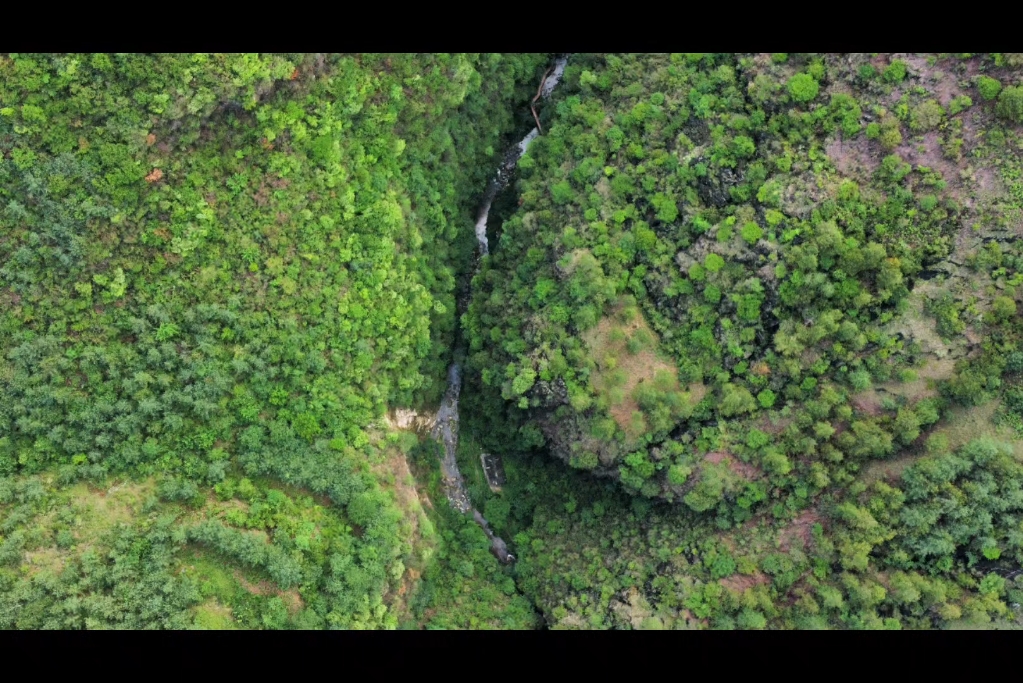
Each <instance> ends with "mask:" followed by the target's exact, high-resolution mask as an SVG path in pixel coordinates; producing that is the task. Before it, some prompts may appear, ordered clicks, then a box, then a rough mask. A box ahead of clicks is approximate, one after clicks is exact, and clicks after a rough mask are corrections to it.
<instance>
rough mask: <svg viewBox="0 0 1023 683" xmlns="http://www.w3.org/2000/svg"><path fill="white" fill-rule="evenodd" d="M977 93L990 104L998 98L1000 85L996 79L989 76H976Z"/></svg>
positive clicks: (1000, 90) (1000, 89)
mask: <svg viewBox="0 0 1023 683" xmlns="http://www.w3.org/2000/svg"><path fill="white" fill-rule="evenodd" d="M977 92H979V93H980V96H981V97H983V98H984V99H985V100H988V101H989V102H990V101H991V100H993V99H995V98H996V97H998V93H1000V92H1002V84H1001V82H1000V81H999V80H998V79H996V78H991V77H990V76H978V77H977Z"/></svg>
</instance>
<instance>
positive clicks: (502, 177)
mask: <svg viewBox="0 0 1023 683" xmlns="http://www.w3.org/2000/svg"><path fill="white" fill-rule="evenodd" d="M567 62H568V57H559V58H558V59H557V61H555V63H554V68H553V69H552V70H551V73H550V74H548V76H547V79H546V80H545V81H544V83H543V85H542V86H541V88H540V98H541V99H547V98H548V97H550V94H551V93H552V92H553V91H554V88H555V86H557V84H558V83H559V82H560V81H561V76H562V74H563V73H564V71H565V64H566V63H567ZM539 134H540V131H539V130H537V129H536V128H533V129H532V130H531V131H529V133H527V134H526V136H525V137H524V138H522V140H520V141H519V142H518V143H516V144H515V145H513V146H512V147H511V149H509V150H508V153H507V154H505V157H504V161H503V162H502V163H501V166H500V167H499V168H498V169H497V173H496V174H495V176H494V178H493V179H492V180H491V181H490V183H489V184H488V185H487V190H486V192H484V194H483V200H482V202H481V203H480V210H479V213H478V214H477V218H476V241H477V242H478V243H479V249H480V256H481V257H482V256H484V255H486V254H489V253H490V245H489V244H488V242H487V217H488V216H489V214H490V207H491V205H492V204H493V203H494V199H495V198H496V197H497V195H498V194H499V193H500V192H501V190H503V189H504V188H505V187H507V185H508V182H509V181H510V180H511V177H512V173H513V171H514V170H515V166H516V164H518V161H519V159H520V158H522V155H523V154H525V153H526V150H527V149H529V143H531V142H532V141H533V140H535V139H536V136H537V135H539ZM477 267H478V266H477ZM455 356H456V357H458V356H459V354H458V353H456V354H455ZM461 391H462V369H461V367H460V366H459V365H458V363H457V362H456V363H452V364H451V367H450V368H448V390H447V392H446V393H445V394H444V399H443V400H442V401H441V404H440V409H439V410H438V411H437V419H436V422H435V423H434V425H433V432H432V434H433V437H434V438H435V439H438V440H439V441H440V442H441V443H442V444H443V445H444V459H443V460H442V461H441V470H442V471H443V473H444V492H445V494H446V495H447V498H448V501H449V502H450V503H451V505H452V506H454V507H455V509H457V510H458V511H459V512H461V513H463V514H465V513H471V514H472V518H473V519H474V520H475V521H476V523H477V524H479V525H480V527H482V529H483V532H484V533H485V534H486V535H487V538H488V539H490V550H491V552H493V553H494V555H496V556H497V559H498V560H500V561H501V562H503V563H505V564H507V563H509V562H514V561H515V556H514V555H512V554H511V553H509V552H508V546H507V544H506V543H505V542H504V541H503V540H502V539H501V538H500V537H498V536H497V535H495V534H494V532H493V531H491V529H490V525H489V524H488V523H487V520H486V519H484V517H483V515H481V514H480V512H479V510H476V509H475V508H473V506H472V503H471V502H470V500H469V492H468V490H467V489H466V486H465V479H464V478H463V477H462V473H461V472H460V471H459V469H458V462H457V461H456V460H455V451H456V450H457V448H458V395H459V393H461Z"/></svg>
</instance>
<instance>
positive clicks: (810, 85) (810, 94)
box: [786, 73, 820, 102]
mask: <svg viewBox="0 0 1023 683" xmlns="http://www.w3.org/2000/svg"><path fill="white" fill-rule="evenodd" d="M786 87H787V88H788V90H789V95H791V96H792V99H794V100H795V101H796V102H809V101H810V100H812V99H814V98H815V97H817V93H818V92H819V90H820V86H819V85H818V84H817V81H816V80H814V78H813V76H811V75H810V74H806V73H798V74H796V75H794V76H792V78H790V79H789V81H788V83H787V84H786Z"/></svg>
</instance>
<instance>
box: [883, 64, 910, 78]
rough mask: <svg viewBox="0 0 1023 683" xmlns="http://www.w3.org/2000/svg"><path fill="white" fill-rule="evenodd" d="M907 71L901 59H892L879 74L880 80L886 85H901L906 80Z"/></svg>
mask: <svg viewBox="0 0 1023 683" xmlns="http://www.w3.org/2000/svg"><path fill="white" fill-rule="evenodd" d="M908 73H909V71H908V69H907V68H906V63H905V62H904V61H902V60H901V59H893V60H892V62H891V63H890V64H889V65H888V66H887V67H885V70H884V71H882V72H881V78H882V79H883V80H884V81H885V82H886V83H901V82H902V81H904V80H906V76H907V75H908Z"/></svg>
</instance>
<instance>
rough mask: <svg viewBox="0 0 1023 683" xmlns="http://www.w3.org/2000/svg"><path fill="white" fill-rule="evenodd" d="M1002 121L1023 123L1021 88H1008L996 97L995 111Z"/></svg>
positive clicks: (1022, 95)
mask: <svg viewBox="0 0 1023 683" xmlns="http://www.w3.org/2000/svg"><path fill="white" fill-rule="evenodd" d="M995 110H996V111H997V112H998V115H999V116H1001V117H1002V118H1003V119H1006V120H1008V121H1011V122H1013V123H1023V86H1009V87H1007V88H1005V89H1004V90H1002V92H1001V94H1000V95H999V96H998V106H997V107H996V109H995Z"/></svg>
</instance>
